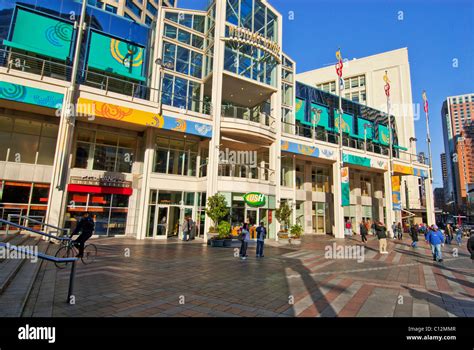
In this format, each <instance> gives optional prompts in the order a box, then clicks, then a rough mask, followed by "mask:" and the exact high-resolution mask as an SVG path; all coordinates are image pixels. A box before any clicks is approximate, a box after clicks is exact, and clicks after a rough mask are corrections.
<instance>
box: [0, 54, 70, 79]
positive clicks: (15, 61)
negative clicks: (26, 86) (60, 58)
mask: <svg viewBox="0 0 474 350" xmlns="http://www.w3.org/2000/svg"><path fill="white" fill-rule="evenodd" d="M0 66H2V67H7V69H8V70H18V71H21V72H26V73H32V74H37V75H39V76H40V77H41V78H43V77H50V78H54V79H59V80H64V81H70V80H71V74H72V66H70V65H66V64H63V63H58V62H53V61H48V60H45V59H42V58H38V57H34V56H29V55H24V54H22V53H19V52H16V51H15V50H7V49H0Z"/></svg>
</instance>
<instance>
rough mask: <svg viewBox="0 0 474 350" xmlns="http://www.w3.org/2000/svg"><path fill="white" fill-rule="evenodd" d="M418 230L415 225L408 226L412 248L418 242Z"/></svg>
mask: <svg viewBox="0 0 474 350" xmlns="http://www.w3.org/2000/svg"><path fill="white" fill-rule="evenodd" d="M419 232H420V228H419V227H416V226H415V225H413V226H412V227H410V237H411V246H412V247H413V248H416V247H417V246H416V245H417V244H418V233H419Z"/></svg>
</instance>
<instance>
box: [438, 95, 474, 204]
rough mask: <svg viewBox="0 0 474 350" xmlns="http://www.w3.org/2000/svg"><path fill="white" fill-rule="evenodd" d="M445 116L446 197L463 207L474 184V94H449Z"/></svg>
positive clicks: (445, 102)
mask: <svg viewBox="0 0 474 350" xmlns="http://www.w3.org/2000/svg"><path fill="white" fill-rule="evenodd" d="M441 118H442V122H443V136H444V147H445V152H446V170H447V171H446V173H447V174H446V175H447V188H446V189H445V191H446V195H447V197H446V200H451V201H454V202H455V204H456V206H457V207H460V208H462V207H463V206H465V205H466V203H467V199H468V193H469V191H470V189H471V188H472V187H473V186H474V159H473V156H474V148H473V146H474V143H473V138H474V94H473V93H470V94H465V95H458V96H450V97H448V98H446V100H445V101H444V103H443V107H442V109H441Z"/></svg>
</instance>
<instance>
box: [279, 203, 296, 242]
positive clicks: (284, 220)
mask: <svg viewBox="0 0 474 350" xmlns="http://www.w3.org/2000/svg"><path fill="white" fill-rule="evenodd" d="M292 213H293V209H292V208H291V207H290V206H289V205H288V203H287V202H283V203H281V204H280V207H279V208H278V209H277V210H275V217H276V219H277V220H278V222H279V223H280V231H279V232H278V238H279V239H283V240H286V239H288V225H289V223H290V218H291V215H292Z"/></svg>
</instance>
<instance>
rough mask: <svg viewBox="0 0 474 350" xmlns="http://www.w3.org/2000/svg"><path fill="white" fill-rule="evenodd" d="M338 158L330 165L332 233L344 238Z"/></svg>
mask: <svg viewBox="0 0 474 350" xmlns="http://www.w3.org/2000/svg"><path fill="white" fill-rule="evenodd" d="M340 161H341V160H340V159H338V160H337V162H335V163H334V164H333V165H332V174H333V194H334V207H333V209H334V212H333V217H334V225H333V230H332V232H333V235H334V237H336V238H344V209H343V207H342V205H341V204H342V186H341V163H340Z"/></svg>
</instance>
